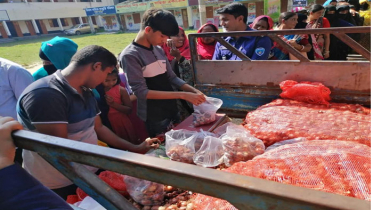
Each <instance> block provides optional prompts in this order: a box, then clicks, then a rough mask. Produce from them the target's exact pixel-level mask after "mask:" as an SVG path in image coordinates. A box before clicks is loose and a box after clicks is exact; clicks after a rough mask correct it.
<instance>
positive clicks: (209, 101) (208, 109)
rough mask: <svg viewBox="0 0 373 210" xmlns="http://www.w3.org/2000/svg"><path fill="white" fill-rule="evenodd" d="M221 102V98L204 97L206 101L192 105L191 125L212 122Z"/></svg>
mask: <svg viewBox="0 0 373 210" xmlns="http://www.w3.org/2000/svg"><path fill="white" fill-rule="evenodd" d="M222 104H223V101H222V100H221V99H218V98H212V97H206V102H204V103H202V104H201V105H199V106H195V105H193V108H194V112H193V114H192V115H193V125H194V126H195V127H197V126H200V125H205V124H209V123H212V122H214V121H215V119H216V116H215V114H216V111H218V109H219V108H220V107H221V105H222Z"/></svg>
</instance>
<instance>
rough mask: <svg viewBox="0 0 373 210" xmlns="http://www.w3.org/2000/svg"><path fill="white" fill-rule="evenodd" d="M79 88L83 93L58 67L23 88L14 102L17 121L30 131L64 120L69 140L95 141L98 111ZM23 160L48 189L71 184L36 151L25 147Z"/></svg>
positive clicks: (88, 92) (85, 90) (90, 97)
mask: <svg viewBox="0 0 373 210" xmlns="http://www.w3.org/2000/svg"><path fill="white" fill-rule="evenodd" d="M82 89H83V94H82V95H80V94H79V93H78V92H77V91H76V90H75V89H74V88H73V87H71V86H70V84H69V83H68V82H67V80H66V79H65V78H64V77H63V75H62V74H61V71H60V70H58V71H57V72H56V73H54V74H52V75H50V76H47V77H44V78H42V79H40V80H38V81H36V82H34V83H32V84H31V85H30V86H28V87H27V88H26V89H25V91H24V92H23V93H22V95H21V97H20V100H19V101H18V103H17V114H18V120H19V121H20V122H21V123H22V124H23V126H24V127H25V129H28V130H30V131H36V128H35V125H37V124H53V123H55V124H57V123H65V124H67V130H68V131H67V132H68V139H71V140H75V141H81V142H85V143H89V144H97V135H96V132H95V130H94V123H95V117H96V116H97V115H98V114H100V110H99V108H98V106H97V102H96V100H95V98H94V96H93V93H92V91H91V90H90V89H89V88H82ZM23 159H24V168H25V169H26V170H27V171H28V172H29V173H30V174H31V175H32V176H34V177H35V178H36V179H38V180H39V181H40V182H41V183H42V184H43V185H45V186H47V187H48V188H50V189H57V188H61V187H66V186H68V185H71V184H72V182H71V181H70V180H68V179H67V178H66V177H64V176H63V175H62V174H61V173H60V172H58V171H57V170H56V169H55V168H54V167H52V166H51V165H50V164H49V163H47V162H46V161H45V160H44V159H43V158H41V157H40V156H39V155H38V154H36V153H35V152H31V151H27V150H24V152H23ZM88 168H89V169H91V170H92V171H95V170H96V169H94V168H92V167H88Z"/></svg>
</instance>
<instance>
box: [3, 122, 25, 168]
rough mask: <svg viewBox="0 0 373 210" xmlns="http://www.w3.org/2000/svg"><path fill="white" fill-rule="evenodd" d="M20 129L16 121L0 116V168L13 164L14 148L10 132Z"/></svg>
mask: <svg viewBox="0 0 373 210" xmlns="http://www.w3.org/2000/svg"><path fill="white" fill-rule="evenodd" d="M21 129H23V127H22V125H21V124H20V123H19V122H18V121H15V120H14V119H13V118H11V117H1V116H0V169H2V168H5V167H7V166H10V165H12V164H13V161H14V156H15V153H16V148H15V146H14V143H13V139H12V136H11V133H12V131H15V130H21Z"/></svg>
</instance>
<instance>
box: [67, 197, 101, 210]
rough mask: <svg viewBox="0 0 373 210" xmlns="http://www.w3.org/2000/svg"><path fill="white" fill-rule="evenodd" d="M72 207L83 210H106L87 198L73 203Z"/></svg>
mask: <svg viewBox="0 0 373 210" xmlns="http://www.w3.org/2000/svg"><path fill="white" fill-rule="evenodd" d="M74 206H76V207H79V208H81V209H85V210H106V208H104V207H103V206H101V205H100V204H99V203H98V202H97V201H95V200H94V199H93V198H91V197H89V196H87V197H85V198H84V199H83V200H82V201H79V202H76V203H74Z"/></svg>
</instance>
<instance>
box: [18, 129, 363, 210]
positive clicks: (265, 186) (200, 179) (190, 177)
mask: <svg viewBox="0 0 373 210" xmlns="http://www.w3.org/2000/svg"><path fill="white" fill-rule="evenodd" d="M12 136H13V138H14V140H15V144H16V146H18V147H21V148H23V149H26V150H30V151H34V152H37V153H38V154H39V155H40V156H42V157H43V158H44V159H45V160H46V161H48V162H49V163H50V164H51V165H52V166H54V167H55V168H56V169H57V170H59V171H60V172H61V173H62V174H64V175H65V176H66V177H67V178H69V179H70V180H71V181H72V182H74V183H75V184H76V185H77V186H79V187H80V188H82V189H83V190H84V191H85V192H87V193H88V194H89V195H90V196H91V197H92V198H94V199H95V200H96V201H97V202H99V203H100V204H101V205H102V206H104V207H105V208H106V209H108V210H116V209H121V210H131V209H135V208H134V206H133V205H132V204H131V203H130V202H129V201H128V200H126V199H125V198H124V197H123V196H121V195H120V194H119V193H118V192H116V191H115V190H114V189H112V188H111V187H110V186H108V185H107V184H106V183H104V182H103V181H101V180H100V179H99V178H98V177H97V176H96V175H95V174H93V173H92V172H91V171H89V170H88V169H86V168H85V167H84V166H81V165H80V164H86V165H90V166H94V167H98V168H101V169H106V170H110V171H114V172H118V173H121V174H126V175H129V176H133V177H137V178H141V179H146V180H150V181H154V182H158V183H162V184H167V185H172V186H174V187H178V188H181V189H184V190H191V191H193V192H196V193H202V194H206V195H211V196H214V197H218V198H222V199H225V200H227V201H229V202H230V203H231V204H233V205H234V206H235V207H237V208H238V209H240V210H245V209H260V210H267V209H281V210H282V209H308V210H316V209H317V210H323V209H338V210H341V209H351V210H355V209H359V210H365V209H370V202H368V201H365V200H360V199H356V198H351V197H346V196H341V195H337V194H332V193H326V192H322V191H317V190H312V189H307V188H302V187H296V186H292V185H287V184H281V183H277V182H274V181H268V180H263V179H259V178H253V177H248V176H241V175H237V174H232V173H227V172H223V171H219V170H213V169H207V168H203V167H199V166H195V165H190V164H185V163H179V162H174V161H169V160H163V159H160V158H155V157H149V156H145V155H140V154H135V153H131V152H126V151H121V150H116V149H111V148H106V147H100V146H96V145H91V144H86V143H82V142H77V141H72V140H68V139H63V138H57V137H53V136H48V135H43V134H39V133H34V132H30V131H23V130H21V131H16V132H14V133H13V135H12ZM77 163H80V164H77Z"/></svg>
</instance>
